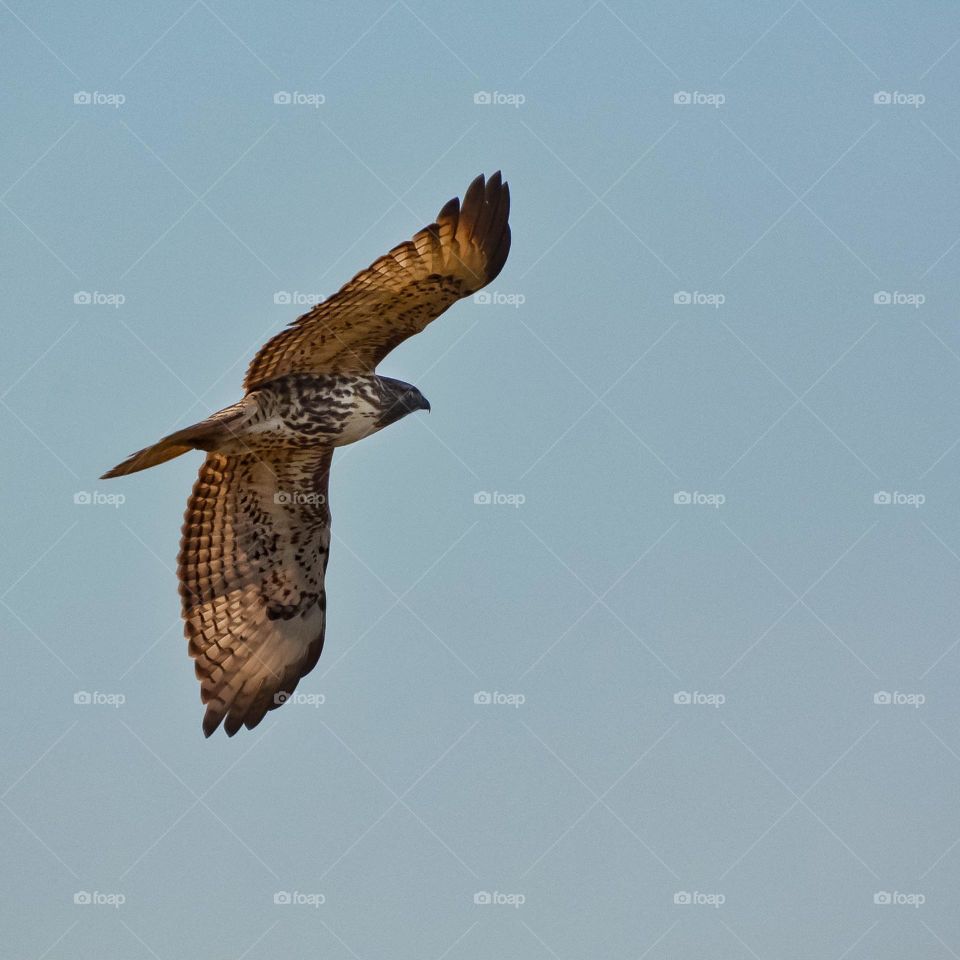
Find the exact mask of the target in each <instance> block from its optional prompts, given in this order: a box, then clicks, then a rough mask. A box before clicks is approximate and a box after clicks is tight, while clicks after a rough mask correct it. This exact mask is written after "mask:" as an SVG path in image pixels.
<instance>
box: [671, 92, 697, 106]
mask: <svg viewBox="0 0 960 960" xmlns="http://www.w3.org/2000/svg"><path fill="white" fill-rule="evenodd" d="M692 99H693V98H692V97H691V96H690V94H689V93H687V91H686V90H678V91H677V92H676V93H675V94H674V95H673V102H674V103H691V102H692Z"/></svg>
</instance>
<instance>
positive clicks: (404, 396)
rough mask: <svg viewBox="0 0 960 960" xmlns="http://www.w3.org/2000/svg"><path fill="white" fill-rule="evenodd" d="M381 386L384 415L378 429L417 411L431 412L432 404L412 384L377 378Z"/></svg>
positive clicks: (378, 423) (378, 422) (387, 378)
mask: <svg viewBox="0 0 960 960" xmlns="http://www.w3.org/2000/svg"><path fill="white" fill-rule="evenodd" d="M377 380H378V381H379V385H380V393H381V408H382V411H383V412H382V414H381V416H380V419H379V420H378V421H377V428H378V429H382V428H383V427H387V426H389V425H390V424H391V423H396V422H397V421H398V420H401V419H403V417H405V416H406V415H407V414H408V413H414V412H415V411H417V410H427V411H429V410H430V402H429V401H428V400H427V398H426V397H425V396H424V395H423V394H422V393H421V392H420V391H419V390H418V389H417V388H416V387H415V386H413V384H411V383H404V382H403V381H402V380H393V379H392V378H390V377H377Z"/></svg>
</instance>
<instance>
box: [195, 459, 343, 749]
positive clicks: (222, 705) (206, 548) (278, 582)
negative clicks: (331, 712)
mask: <svg viewBox="0 0 960 960" xmlns="http://www.w3.org/2000/svg"><path fill="white" fill-rule="evenodd" d="M331 458H332V451H331V450H329V449H323V448H320V449H312V450H304V451H293V452H290V453H289V454H288V452H287V451H284V457H283V459H264V458H259V457H257V456H255V455H254V454H244V455H242V456H224V455H222V454H219V453H211V454H209V455H208V456H207V459H206V461H205V462H204V464H203V466H202V467H201V468H200V475H199V477H198V478H197V482H196V484H194V487H193V493H192V494H191V496H190V501H189V503H188V504H187V512H186V515H185V517H184V524H183V536H182V538H181V541H180V555H179V558H178V575H179V577H180V597H181V601H182V607H183V619H184V623H185V632H186V636H187V639H188V640H189V642H190V656H192V657H193V658H194V660H195V661H196V663H195V667H196V673H197V679H198V680H199V681H200V697H201V699H202V700H203V702H204V703H205V704H206V705H207V712H206V715H205V717H204V720H203V732H204V734H205V735H206V736H208V737H209V736H210V734H211V733H213V731H214V730H216V729H217V727H218V726H219V725H220V723H221V721H224V729H225V730H226V732H227V734H228V735H230V736H233V734H235V733H236V732H237V730H239V729H240V727H241V726H242V725H246V726H247V727H248V728H252V727H255V726H256V725H257V724H258V723H259V722H260V721H261V720H262V719H263V717H264V714H265V713H266V712H267V711H268V710H272V709H274V708H275V707H278V706H280V705H281V704H282V703H283V702H284V701H285V700H286V698H287V697H289V695H290V694H291V693H293V691H294V689H295V688H296V686H297V683H298V682H299V680H300V678H301V677H302V676H304V674H307V673H309V672H310V671H311V670H312V669H313V668H314V666H315V665H316V663H317V659H318V658H319V656H320V651H321V649H322V648H323V632H324V626H325V622H326V599H325V595H324V589H323V578H324V573H325V571H326V567H327V556H328V553H329V549H330V511H329V509H328V506H327V480H328V474H329V470H330V460H331Z"/></svg>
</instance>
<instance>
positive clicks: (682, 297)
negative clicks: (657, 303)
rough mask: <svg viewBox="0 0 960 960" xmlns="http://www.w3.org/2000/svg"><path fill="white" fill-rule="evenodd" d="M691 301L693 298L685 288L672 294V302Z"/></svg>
mask: <svg viewBox="0 0 960 960" xmlns="http://www.w3.org/2000/svg"><path fill="white" fill-rule="evenodd" d="M692 301H693V298H692V297H691V296H690V293H689V291H687V290H678V291H677V292H676V293H675V294H674V295H673V302H674V303H676V304H686V303H691V302H692Z"/></svg>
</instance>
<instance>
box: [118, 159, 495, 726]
mask: <svg viewBox="0 0 960 960" xmlns="http://www.w3.org/2000/svg"><path fill="white" fill-rule="evenodd" d="M508 213H509V192H508V189H507V185H506V184H501V181H500V175H499V173H497V174H494V175H493V176H492V177H491V178H490V179H489V180H488V181H485V180H484V178H483V177H478V178H477V179H476V180H475V181H474V182H473V183H472V184H471V185H470V188H469V189H468V191H467V193H466V195H465V196H464V200H463V205H462V207H461V205H460V203H459V201H457V200H451V201H450V202H449V203H448V204H446V206H444V208H443V209H442V210H441V211H440V213H439V215H438V217H437V221H436V222H435V223H433V224H431V225H430V226H428V227H425V228H424V229H423V230H421V231H420V232H419V233H417V234H416V235H415V236H414V237H413V239H412V240H410V241H407V242H406V243H404V244H401V245H400V246H399V247H395V248H394V249H393V250H392V251H390V253H388V254H386V255H385V256H384V257H381V258H380V259H379V260H377V261H376V262H375V263H374V264H373V265H372V266H371V267H369V268H368V269H367V270H365V271H362V272H361V273H359V274H357V276H355V277H354V278H353V280H351V281H350V282H349V283H348V284H346V286H344V287H343V289H341V290H340V291H339V293H337V294H335V295H334V296H333V297H331V298H329V299H328V300H326V301H324V302H323V303H321V304H318V305H317V306H316V307H315V308H314V309H313V310H311V311H310V312H309V313H307V314H305V315H304V316H302V317H300V318H299V319H298V320H297V321H295V322H294V323H293V324H292V325H291V326H290V327H288V328H287V329H286V330H284V331H282V332H281V333H279V334H277V335H276V336H275V337H274V338H273V339H272V340H270V341H269V342H268V343H267V344H265V346H264V347H263V348H262V349H261V350H260V351H259V353H258V354H257V356H256V357H255V358H254V360H253V362H252V363H251V365H250V368H249V370H248V371H247V377H246V381H245V387H246V389H247V393H246V395H245V396H244V397H243V399H242V400H240V401H239V402H238V403H235V404H233V405H232V406H230V407H227V408H225V409H223V410H220V411H218V412H217V413H215V414H213V415H212V416H210V417H208V418H207V419H206V420H203V421H201V422H200V423H197V424H194V425H193V426H191V427H187V428H185V429H183V430H178V431H177V432H176V433H173V434H170V436H168V437H165V438H164V439H162V440H160V441H159V442H158V443H155V444H153V445H152V446H150V447H147V448H145V449H144V450H141V451H139V452H138V453H135V454H133V455H132V456H131V457H129V458H128V459H127V460H125V461H124V462H123V463H121V464H120V465H118V466H117V467H114V469H113V470H111V471H109V472H108V473H107V474H105V476H106V477H115V476H123V475H126V474H129V473H135V472H137V471H139V470H143V469H146V468H148V467H152V466H155V465H156V464H159V463H163V462H165V461H166V460H170V459H173V458H174V457H177V456H180V455H181V454H183V453H186V452H187V451H189V450H195V449H199V450H204V451H206V452H207V458H206V460H205V462H204V464H203V466H202V467H201V468H200V474H199V476H198V478H197V482H196V484H195V485H194V488H193V493H192V495H191V497H190V501H189V503H188V505H187V512H186V515H185V518H184V524H183V536H182V539H181V543H180V554H179V558H178V575H179V578H180V596H181V600H182V613H183V619H184V624H185V632H186V635H187V639H188V641H189V651H190V655H191V656H192V657H193V658H194V660H195V667H196V673H197V677H198V679H199V680H200V684H201V698H202V700H203V702H204V703H206V704H207V711H206V715H205V717H204V722H203V730H204V733H205V734H206V735H207V736H209V735H210V734H211V733H212V732H213V731H214V730H216V728H217V727H218V726H219V725H220V724H221V722H222V723H223V724H224V728H225V730H226V732H227V733H228V734H229V735H233V734H234V733H235V732H236V731H237V730H238V729H240V727H241V726H246V727H248V728H251V727H254V726H256V724H258V723H259V722H260V721H261V720H262V719H263V716H264V715H265V713H266V712H267V711H268V710H271V709H274V708H275V707H278V706H280V705H281V704H282V703H284V702H285V701H286V700H287V699H288V698H289V696H290V694H291V693H292V692H293V690H294V689H295V688H296V686H297V683H298V682H299V680H300V678H301V677H302V676H304V675H305V674H306V673H308V672H309V671H310V670H311V669H313V667H314V666H315V665H316V662H317V659H318V657H319V656H320V652H321V650H322V648H323V640H324V632H325V625H326V595H325V592H324V575H325V572H326V566H327V557H328V554H329V549H330V510H329V506H328V502H327V491H328V480H329V471H330V463H331V460H332V457H333V449H334V448H335V447H338V446H343V445H345V444H349V443H354V442H356V441H357V440H361V439H363V438H365V437H368V436H370V435H371V434H373V433H375V432H376V431H378V430H381V429H383V428H384V427H386V426H388V425H389V424H391V423H394V422H396V421H397V420H399V419H401V418H402V417H404V416H406V415H407V414H409V413H412V412H414V411H415V410H423V409H427V410H429V404H428V403H427V402H426V400H425V399H424V397H423V395H422V394H421V393H420V391H419V390H417V388H416V387H413V386H411V385H410V384H407V383H403V382H402V381H399V380H392V379H390V378H388V377H380V376H377V375H376V373H375V367H376V364H377V363H378V362H379V361H380V360H381V359H382V358H383V357H384V356H385V355H386V354H387V353H388V352H389V351H390V350H391V349H393V347H395V346H396V345H397V344H398V343H400V342H402V341H403V340H405V339H407V338H408V337H410V336H412V335H414V334H415V333H418V332H419V331H420V330H422V329H423V327H425V326H426V325H427V324H428V323H429V322H430V321H431V320H433V319H434V318H435V317H436V316H438V315H439V314H440V313H442V312H443V311H444V310H445V309H446V308H447V307H448V306H450V305H451V304H452V303H454V302H455V301H456V300H458V299H460V298H462V297H464V296H466V295H467V294H469V293H472V292H474V291H475V290H478V289H480V288H481V287H483V286H485V285H486V284H487V283H489V282H490V281H491V280H492V279H493V278H494V277H495V276H497V274H498V273H499V272H500V269H501V268H502V266H503V263H504V261H505V259H506V256H507V252H508V251H509V247H510V228H509V226H508V225H507V219H508Z"/></svg>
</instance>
